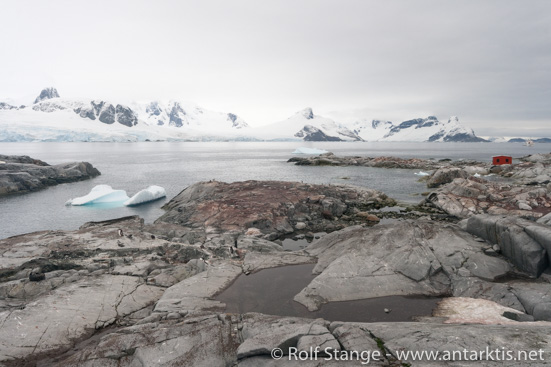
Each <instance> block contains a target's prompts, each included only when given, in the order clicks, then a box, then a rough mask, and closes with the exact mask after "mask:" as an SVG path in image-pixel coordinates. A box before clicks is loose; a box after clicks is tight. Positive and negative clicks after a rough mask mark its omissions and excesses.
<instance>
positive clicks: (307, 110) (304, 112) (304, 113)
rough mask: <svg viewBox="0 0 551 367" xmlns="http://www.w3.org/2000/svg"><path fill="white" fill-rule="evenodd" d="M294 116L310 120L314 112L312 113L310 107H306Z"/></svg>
mask: <svg viewBox="0 0 551 367" xmlns="http://www.w3.org/2000/svg"><path fill="white" fill-rule="evenodd" d="M296 114H297V115H301V116H303V117H305V118H306V119H307V120H312V119H313V118H314V111H312V108H311V107H307V108H305V109H303V110H302V111H299V112H297V113H296Z"/></svg>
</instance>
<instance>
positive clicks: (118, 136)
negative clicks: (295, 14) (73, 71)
mask: <svg viewBox="0 0 551 367" xmlns="http://www.w3.org/2000/svg"><path fill="white" fill-rule="evenodd" d="M145 140H167V141H172V140H177V141H182V140H184V141H185V140H192V141H204V140H207V141H225V140H236V141H293V140H298V141H300V140H302V141H428V142H432V141H439V142H450V141H470V142H479V141H480V142H481V141H486V140H484V139H482V138H479V137H477V136H476V134H475V133H474V131H473V130H472V129H470V128H467V127H464V126H463V125H461V123H460V122H459V119H458V118H457V117H454V116H452V117H450V119H449V120H448V121H447V122H441V121H439V120H438V119H437V118H436V117H435V116H428V117H426V118H416V119H412V120H407V121H403V122H401V123H398V124H395V123H393V122H391V121H385V120H368V119H359V120H357V121H355V122H353V123H351V124H343V123H339V122H337V121H335V120H333V119H330V118H327V117H323V116H319V115H317V114H315V113H314V111H313V109H312V108H310V107H307V108H304V109H302V110H300V111H298V112H296V113H295V114H294V115H292V116H290V117H289V118H287V119H286V120H282V121H278V122H274V123H271V124H268V125H265V126H261V127H251V126H249V124H248V123H247V122H246V121H245V120H243V119H242V118H241V117H240V116H239V115H237V114H235V113H232V112H227V113H225V112H217V111H211V110H208V109H204V108H202V107H200V106H198V105H196V104H194V103H191V102H184V101H178V100H169V101H158V100H152V101H147V102H130V103H127V104H123V103H115V102H111V101H108V100H99V99H93V100H92V99H67V98H62V97H60V94H59V93H58V91H57V89H56V88H54V87H48V88H45V89H43V90H42V91H41V92H40V94H39V95H38V96H37V97H36V99H35V100H34V103H32V104H30V105H28V106H25V105H21V106H15V105H13V104H10V103H8V102H0V141H145Z"/></svg>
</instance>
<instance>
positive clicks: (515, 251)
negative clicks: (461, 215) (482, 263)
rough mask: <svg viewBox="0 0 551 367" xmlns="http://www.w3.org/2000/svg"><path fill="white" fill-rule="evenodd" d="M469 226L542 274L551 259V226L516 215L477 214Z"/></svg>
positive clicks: (529, 269)
mask: <svg viewBox="0 0 551 367" xmlns="http://www.w3.org/2000/svg"><path fill="white" fill-rule="evenodd" d="M465 228H466V230H467V231H468V232H469V233H472V234H474V235H476V236H478V237H480V238H483V239H484V240H486V241H487V242H489V243H490V244H492V245H494V244H497V245H498V246H499V248H500V251H501V253H503V255H505V256H506V257H507V258H509V259H510V260H511V261H512V262H513V264H515V265H516V266H517V268H518V269H520V270H522V271H524V272H526V273H527V274H529V275H531V276H534V277H539V276H540V275H541V273H542V272H543V271H544V270H546V269H547V268H548V267H549V264H550V263H551V227H548V226H546V225H542V224H537V223H534V222H532V221H528V220H524V219H521V218H518V217H512V216H498V215H494V216H492V215H475V216H473V217H470V218H469V219H468V220H467V222H466V227H465Z"/></svg>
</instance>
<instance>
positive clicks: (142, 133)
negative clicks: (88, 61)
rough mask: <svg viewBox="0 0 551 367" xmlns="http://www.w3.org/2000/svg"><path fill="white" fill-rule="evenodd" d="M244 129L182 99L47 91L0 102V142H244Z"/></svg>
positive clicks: (241, 124) (238, 121)
mask: <svg viewBox="0 0 551 367" xmlns="http://www.w3.org/2000/svg"><path fill="white" fill-rule="evenodd" d="M248 129H249V127H248V125H247V123H246V122H245V121H243V119H242V118H240V117H239V116H237V115H235V114H233V113H222V112H215V111H210V110H206V109H203V108H201V107H199V106H197V105H195V104H193V103H188V102H182V101H169V102H161V101H149V102H144V103H140V102H132V103H129V104H121V103H113V102H110V101H105V100H77V99H67V98H61V97H60V96H59V93H58V92H57V90H56V89H55V88H46V89H44V90H42V92H41V93H40V95H39V96H38V97H37V98H36V99H35V100H34V103H33V104H31V105H29V106H24V105H21V106H15V105H12V104H10V103H6V102H0V141H145V140H227V139H232V140H242V139H249V137H248V136H249V134H247V133H246V130H248Z"/></svg>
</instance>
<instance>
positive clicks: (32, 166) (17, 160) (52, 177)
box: [0, 154, 100, 196]
mask: <svg viewBox="0 0 551 367" xmlns="http://www.w3.org/2000/svg"><path fill="white" fill-rule="evenodd" d="M99 175H100V172H99V171H98V170H97V169H96V168H94V166H92V165H91V164H90V163H88V162H71V163H63V164H56V165H53V166H52V165H49V164H48V163H46V162H43V161H41V160H38V159H33V158H31V157H29V156H9V155H1V154H0V196H4V195H9V194H19V193H25V192H31V191H37V190H41V189H43V188H45V187H48V186H54V185H58V184H61V183H67V182H75V181H82V180H87V179H90V178H93V177H96V176H99Z"/></svg>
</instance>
